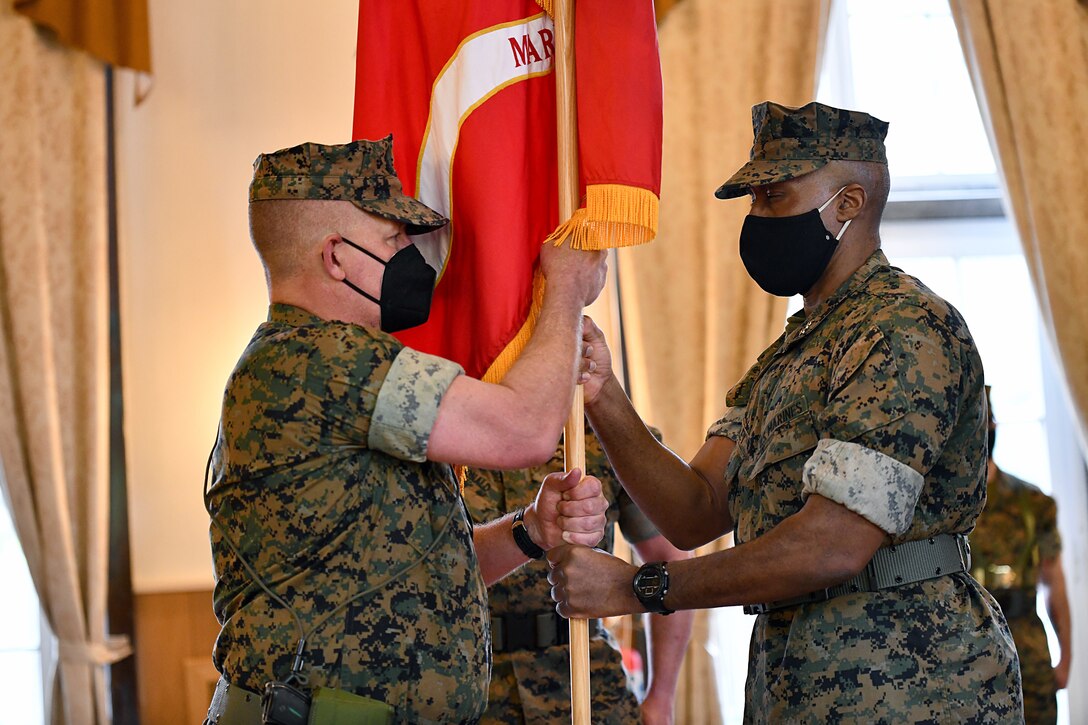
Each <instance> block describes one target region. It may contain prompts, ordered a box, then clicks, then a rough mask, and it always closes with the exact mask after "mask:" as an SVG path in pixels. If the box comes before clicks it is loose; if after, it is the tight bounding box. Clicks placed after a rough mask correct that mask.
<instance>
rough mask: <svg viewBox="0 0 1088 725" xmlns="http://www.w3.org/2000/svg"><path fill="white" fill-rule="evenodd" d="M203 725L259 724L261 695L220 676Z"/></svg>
mask: <svg viewBox="0 0 1088 725" xmlns="http://www.w3.org/2000/svg"><path fill="white" fill-rule="evenodd" d="M204 725H261V696H260V695H258V694H257V693H255V692H250V691H249V690H246V689H244V688H242V687H238V685H232V684H230V683H229V682H227V680H226V678H223V677H220V678H219V682H217V683H216V685H215V694H213V695H212V704H211V705H210V706H209V707H208V717H207V718H205V720H204Z"/></svg>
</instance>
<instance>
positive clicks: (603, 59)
mask: <svg viewBox="0 0 1088 725" xmlns="http://www.w3.org/2000/svg"><path fill="white" fill-rule="evenodd" d="M542 4H543V5H544V6H545V7H547V6H548V3H547V2H544V3H542ZM578 5H579V9H578V10H577V14H576V17H575V22H576V24H579V25H578V27H579V30H580V31H582V32H578V33H577V35H578V38H579V39H578V41H577V42H576V45H577V47H576V52H577V54H578V61H577V62H578V65H577V68H578V75H577V82H578V84H579V88H580V90H579V113H580V116H581V121H580V128H579V138H580V143H581V145H582V154H581V158H582V178H583V180H585V181H586V182H588V183H589V185H590V186H589V188H588V190H587V191H586V199H587V208H586V209H582V210H579V214H580V215H581V216H580V217H579V214H576V218H575V220H574V221H573V222H571V221H567V222H565V223H564V225H563V226H561V227H560V228H559V229H558V230H557V229H556V226H557V223H558V222H559V219H558V212H557V203H558V200H557V184H558V181H557V171H556V169H557V160H556V142H555V135H556V120H555V117H556V99H555V81H554V78H553V75H552V63H553V58H554V54H555V44H554V34H553V31H552V22H551V19H550V18H549V17H548V15H547V14H546V13H545V12H544V11H543V10H542V9H541V4H538V3H537V2H535V1H534V0H478V1H477V2H472V1H470V0H360V6H359V50H358V56H357V67H356V81H355V83H356V90H355V122H354V128H353V137H354V138H356V139H359V138H370V139H375V138H381V137H383V136H385V135H386V134H388V133H392V134H393V152H394V159H395V164H396V168H397V172H398V175H399V176H400V178H401V181H402V182H403V183H404V188H405V191H406V193H409V194H414V195H415V196H417V197H418V198H419V199H421V200H422V201H423V202H424V203H426V204H428V205H429V206H431V207H433V208H435V209H437V210H438V211H440V212H442V213H443V214H445V215H446V216H448V217H450V219H451V224H450V225H449V227H448V228H446V229H444V230H441V231H439V232H435V233H432V234H429V235H427V236H426V237H425V238H423V239H419V238H417V243H418V244H419V246H420V249H421V251H423V253H424V256H426V257H427V259H428V261H429V262H431V264H433V265H434V266H435V267H436V268H438V269H439V271H440V278H439V283H438V286H437V288H436V289H435V296H434V301H433V304H432V311H431V318H430V320H428V322H427V323H426V324H425V325H422V326H420V327H418V328H414V329H412V330H406V331H404V332H402V333H399V334H398V337H399V338H400V339H401V340H402V341H403V342H404V343H405V344H407V345H410V346H412V347H414V348H416V349H419V350H422V351H425V352H429V353H433V354H437V355H441V356H442V357H446V358H449V359H451V360H454V361H456V362H458V363H460V364H461V365H463V366H464V368H465V370H466V371H467V372H468V374H470V375H472V376H474V377H482V378H484V379H491V380H498V379H501V377H502V374H503V373H505V370H506V369H508V367H509V364H511V363H512V361H513V360H514V359H515V358H516V356H517V353H518V352H519V351H520V348H521V346H523V345H524V343H525V342H526V340H527V338H528V335H529V333H530V332H531V325H532V317H533V311H534V269H535V266H536V261H537V257H538V254H539V251H540V245H541V243H542V242H543V241H544V240H545V238H547V237H549V235H550V234H552V233H553V231H554V232H555V234H554V235H553V238H557V239H562V238H564V237H567V236H569V237H571V240H572V244H575V245H576V246H583V247H596V248H601V247H605V246H616V245H618V244H623V243H639V242H642V241H649V239H650V238H652V236H653V233H654V232H655V231H656V201H657V193H658V191H659V185H660V159H661V120H660V119H661V75H660V66H659V63H658V56H657V42H656V26H655V25H654V14H653V5H652V2H650V0H638V1H637V2H633V1H632V0H582V2H579V3H578ZM583 6H584V10H583V9H582V7H583ZM582 38H585V40H584V41H583V40H582ZM581 89H585V90H584V91H583V90H581ZM583 188H585V187H583ZM625 223H626V225H625V226H624V224H625ZM633 229H634V230H642V231H632V230H633ZM535 295H536V296H537V297H539V295H540V286H539V284H538V285H537V286H536V289H535Z"/></svg>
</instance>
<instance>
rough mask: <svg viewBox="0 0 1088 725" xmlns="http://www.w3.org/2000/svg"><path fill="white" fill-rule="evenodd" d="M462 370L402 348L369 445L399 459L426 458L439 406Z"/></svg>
mask: <svg viewBox="0 0 1088 725" xmlns="http://www.w3.org/2000/svg"><path fill="white" fill-rule="evenodd" d="M463 373H464V369H463V368H462V367H461V366H460V365H458V364H457V363H455V362H451V361H449V360H445V359H443V358H440V357H436V356H434V355H428V354H426V353H422V352H419V351H418V350H413V349H411V348H409V347H406V348H403V349H402V350H401V351H400V353H399V354H398V355H397V357H396V359H394V360H393V365H392V366H391V367H390V368H389V373H388V374H387V375H386V376H385V380H384V381H383V382H382V386H381V389H380V390H379V391H378V399H377V402H376V403H375V406H374V416H373V419H372V420H371V422H370V431H369V433H368V435H367V446H368V447H370V448H371V449H373V450H378V451H383V452H385V453H388V454H389V455H391V456H394V457H396V458H401V459H404V460H408V461H416V462H419V463H422V462H423V461H425V460H426V459H427V444H428V442H429V441H430V437H431V429H432V428H434V422H435V420H436V419H437V418H438V406H439V404H440V403H441V402H442V397H443V396H444V395H445V394H446V391H447V390H449V387H450V385H451V384H452V383H453V381H454V380H455V379H456V378H457V376H458V375H461V374H463Z"/></svg>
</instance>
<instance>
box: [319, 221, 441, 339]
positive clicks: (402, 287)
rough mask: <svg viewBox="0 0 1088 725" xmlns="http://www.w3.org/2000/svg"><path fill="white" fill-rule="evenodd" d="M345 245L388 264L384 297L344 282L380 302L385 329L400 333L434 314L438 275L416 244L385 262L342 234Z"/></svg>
mask: <svg viewBox="0 0 1088 725" xmlns="http://www.w3.org/2000/svg"><path fill="white" fill-rule="evenodd" d="M340 238H341V239H343V240H344V243H345V244H349V245H351V246H352V247H355V248H356V249H358V250H359V251H360V252H362V253H363V254H365V255H367V256H369V257H372V258H374V259H375V260H377V261H378V262H380V263H381V264H383V265H385V274H384V275H383V276H382V291H381V298H380V299H374V298H373V297H372V296H370V295H368V294H367V293H366V292H364V291H363V290H361V289H359V288H358V287H356V286H355V285H354V284H352V283H351V282H350V281H348V280H347V279H344V284H346V285H347V286H348V287H351V288H352V289H353V290H355V291H356V292H358V293H359V294H361V295H362V296H363V297H366V298H367V299H368V300H370V301H371V302H373V303H374V304H376V305H378V307H380V308H381V311H382V318H381V319H382V330H383V331H384V332H397V331H398V330H407V329H408V328H409V327H416V326H417V325H422V324H423V323H424V322H426V321H427V318H428V317H430V314H431V295H432V294H433V293H434V281H435V278H436V277H437V276H438V275H437V273H436V272H435V271H434V268H432V267H431V266H430V265H429V264H427V262H426V261H425V260H424V259H423V255H422V254H420V253H419V249H417V248H416V245H414V244H409V245H408V246H407V247H405V248H404V249H402V250H400V251H399V252H397V253H396V254H394V255H393V256H392V257H390V258H389V261H388V262H386V261H385V260H384V259H382V258H381V257H379V256H377V255H375V254H373V253H371V252H369V251H367V250H365V249H363V248H362V247H360V246H359V245H358V244H356V243H355V242H353V241H351V240H350V239H347V238H345V237H340Z"/></svg>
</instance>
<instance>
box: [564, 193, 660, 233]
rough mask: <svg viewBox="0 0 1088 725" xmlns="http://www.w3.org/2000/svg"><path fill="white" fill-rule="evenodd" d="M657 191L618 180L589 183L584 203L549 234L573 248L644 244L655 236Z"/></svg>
mask: <svg viewBox="0 0 1088 725" xmlns="http://www.w3.org/2000/svg"><path fill="white" fill-rule="evenodd" d="M658 203H659V202H658V198H657V195H656V194H654V193H653V192H652V191H650V190H648V189H643V188H641V187H638V186H624V185H621V184H591V185H590V186H587V187H586V204H585V206H584V207H582V208H580V209H577V210H575V212H574V214H572V215H571V217H570V219H568V220H567V221H565V222H563V223H562V224H560V225H559V227H558V228H556V230H555V231H554V232H552V233H551V234H549V235H548V238H547V239H546V240H544V241H545V242H552V243H553V244H555V245H556V246H559V245H560V244H562V243H563V242H565V241H567V240H568V239H569V240H570V246H571V248H572V249H611V248H613V247H633V246H635V245H638V244H645V243H647V242H650V241H652V240H653V238H654V237H656V236H657V210H658Z"/></svg>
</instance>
